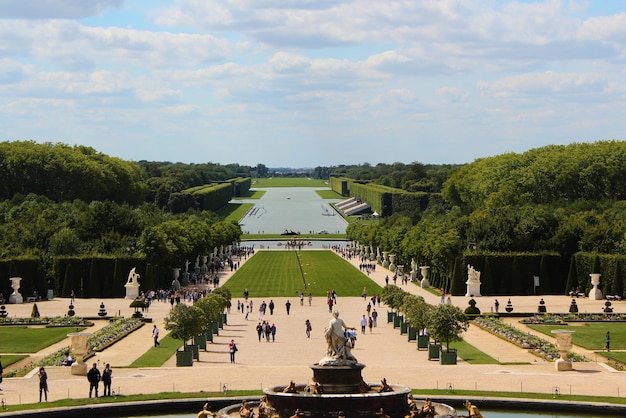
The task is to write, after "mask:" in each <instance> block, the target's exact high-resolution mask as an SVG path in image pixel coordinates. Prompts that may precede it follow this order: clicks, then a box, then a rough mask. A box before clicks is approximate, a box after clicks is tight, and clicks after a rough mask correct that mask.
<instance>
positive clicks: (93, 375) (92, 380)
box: [87, 363, 101, 398]
mask: <svg viewBox="0 0 626 418" xmlns="http://www.w3.org/2000/svg"><path fill="white" fill-rule="evenodd" d="M100 378H101V375H100V370H98V365H97V364H96V363H94V364H93V366H92V367H91V369H89V371H88V372H87V380H88V381H89V397H90V398H91V393H92V392H93V391H94V389H95V392H96V398H97V397H98V386H99V385H100Z"/></svg>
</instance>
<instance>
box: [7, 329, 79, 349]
mask: <svg viewBox="0 0 626 418" xmlns="http://www.w3.org/2000/svg"><path fill="white" fill-rule="evenodd" d="M84 329H85V328H84V327H50V328H44V327H33V328H28V327H21V326H10V327H0V353H36V352H38V351H40V350H43V349H44V348H46V347H49V346H51V345H52V344H56V343H58V342H59V341H63V340H64V339H66V338H67V334H69V333H71V332H79V331H82V330H84Z"/></svg>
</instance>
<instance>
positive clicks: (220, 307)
mask: <svg viewBox="0 0 626 418" xmlns="http://www.w3.org/2000/svg"><path fill="white" fill-rule="evenodd" d="M227 304H228V301H227V300H226V299H224V298H223V297H222V296H221V295H220V294H217V293H214V292H213V293H210V294H208V295H207V296H205V297H203V298H201V299H200V300H198V302H196V305H195V306H196V307H198V308H200V309H201V310H202V315H203V316H202V318H203V327H204V328H203V331H202V334H203V335H204V336H205V346H204V348H205V349H206V341H211V342H213V326H214V325H213V324H218V321H219V318H220V317H221V316H222V313H223V311H224V308H225V307H226V306H227ZM218 326H219V325H218ZM218 329H219V328H218ZM201 348H202V347H201Z"/></svg>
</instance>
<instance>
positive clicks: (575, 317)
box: [521, 313, 626, 325]
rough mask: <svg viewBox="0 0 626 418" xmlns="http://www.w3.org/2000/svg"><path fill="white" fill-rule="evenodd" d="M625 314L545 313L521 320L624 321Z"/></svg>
mask: <svg viewBox="0 0 626 418" xmlns="http://www.w3.org/2000/svg"><path fill="white" fill-rule="evenodd" d="M624 321H626V314H621V313H602V314H590V313H567V314H545V315H534V316H531V317H528V318H524V319H522V320H521V322H522V323H523V324H533V325H542V324H545V325H555V324H565V323H567V322H624Z"/></svg>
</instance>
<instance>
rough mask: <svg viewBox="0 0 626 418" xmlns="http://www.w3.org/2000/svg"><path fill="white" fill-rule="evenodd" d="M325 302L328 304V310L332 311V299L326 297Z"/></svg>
mask: <svg viewBox="0 0 626 418" xmlns="http://www.w3.org/2000/svg"><path fill="white" fill-rule="evenodd" d="M326 304H327V305H328V312H329V313H333V299H332V298H328V301H327V302H326Z"/></svg>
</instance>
